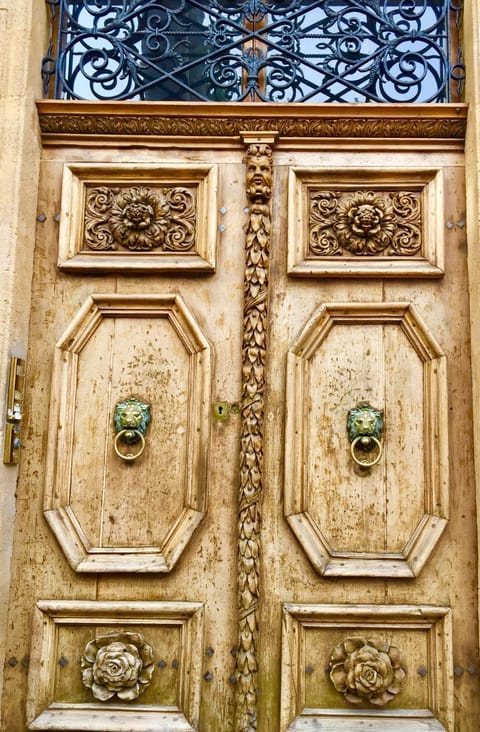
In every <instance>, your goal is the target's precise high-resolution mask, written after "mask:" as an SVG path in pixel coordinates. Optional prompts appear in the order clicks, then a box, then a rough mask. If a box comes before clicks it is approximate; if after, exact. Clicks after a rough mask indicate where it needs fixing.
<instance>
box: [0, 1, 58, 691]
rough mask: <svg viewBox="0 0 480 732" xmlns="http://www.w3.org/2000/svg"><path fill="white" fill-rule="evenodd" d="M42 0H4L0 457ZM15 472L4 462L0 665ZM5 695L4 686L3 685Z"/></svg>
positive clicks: (30, 224) (21, 273)
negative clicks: (13, 0)
mask: <svg viewBox="0 0 480 732" xmlns="http://www.w3.org/2000/svg"><path fill="white" fill-rule="evenodd" d="M47 18H48V15H47V9H46V6H45V5H44V3H43V2H41V0H15V2H11V0H0V37H1V39H2V42H1V43H0V242H1V255H0V450H1V453H2V455H3V442H4V422H5V418H4V415H5V396H6V383H7V366H8V361H9V357H10V355H14V356H20V357H22V358H24V357H25V356H26V350H27V334H28V318H29V310H30V289H31V276H32V259H33V242H34V236H35V217H36V208H37V205H36V199H37V182H38V170H39V160H40V143H39V134H38V124H37V116H36V109H35V104H34V101H35V99H36V98H38V97H39V96H41V89H42V87H41V78H40V73H39V69H40V60H41V58H42V56H43V54H44V53H45V48H46V47H47V36H46V29H47ZM16 480H17V468H16V467H15V466H12V465H3V463H2V462H0V664H1V667H2V668H3V662H4V650H3V649H4V639H5V633H6V609H7V603H8V596H9V579H10V572H9V568H10V555H11V545H12V530H13V516H14V512H15V486H16ZM0 693H1V681H0Z"/></svg>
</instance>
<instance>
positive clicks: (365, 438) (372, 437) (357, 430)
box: [347, 402, 383, 470]
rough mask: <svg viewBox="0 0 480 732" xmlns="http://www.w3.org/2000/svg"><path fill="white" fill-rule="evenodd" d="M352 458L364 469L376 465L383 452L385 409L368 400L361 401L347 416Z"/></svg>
mask: <svg viewBox="0 0 480 732" xmlns="http://www.w3.org/2000/svg"><path fill="white" fill-rule="evenodd" d="M347 431H348V439H349V440H350V455H351V456H352V460H353V461H354V462H355V463H356V464H357V465H358V466H359V467H360V468H361V469H362V470H368V469H369V468H371V467H373V466H374V465H376V464H377V463H378V462H379V460H380V458H381V457H382V453H383V446H382V436H383V411H381V410H380V409H375V407H372V406H371V405H370V404H368V402H360V404H358V405H357V406H356V407H355V408H354V409H351V410H350V411H349V413H348V418H347Z"/></svg>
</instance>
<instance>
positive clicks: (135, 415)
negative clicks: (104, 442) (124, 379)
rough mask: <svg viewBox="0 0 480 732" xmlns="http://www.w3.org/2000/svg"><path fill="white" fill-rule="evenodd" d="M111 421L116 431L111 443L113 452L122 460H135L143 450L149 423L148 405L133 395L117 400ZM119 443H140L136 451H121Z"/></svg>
mask: <svg viewBox="0 0 480 732" xmlns="http://www.w3.org/2000/svg"><path fill="white" fill-rule="evenodd" d="M113 421H114V424H115V431H116V433H117V434H116V436H115V440H114V443H113V446H114V449H115V452H116V453H117V455H118V457H120V458H122V460H127V461H132V460H136V459H137V458H139V457H140V455H141V454H142V453H143V451H144V450H145V434H146V432H147V427H148V425H149V423H150V405H149V404H145V403H144V402H142V401H140V399H136V398H135V397H132V398H130V399H127V400H126V401H124V402H119V403H118V404H117V405H116V407H115V414H114V417H113ZM120 443H123V444H124V445H136V444H138V443H140V448H139V449H138V450H137V452H121V450H120Z"/></svg>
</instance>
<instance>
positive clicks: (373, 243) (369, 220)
mask: <svg viewBox="0 0 480 732" xmlns="http://www.w3.org/2000/svg"><path fill="white" fill-rule="evenodd" d="M396 229H397V224H396V222H395V212H394V210H393V207H392V205H391V204H389V203H388V202H387V201H386V199H385V198H383V197H382V196H379V195H378V194H377V193H375V192H374V191H360V192H357V193H354V194H353V195H352V196H349V197H347V198H345V199H344V200H343V201H341V203H339V205H338V210H337V215H336V221H335V233H336V235H337V237H338V240H339V242H340V244H341V245H342V246H343V247H345V249H347V250H348V251H350V252H353V253H354V254H378V253H379V252H382V251H383V250H384V249H386V248H387V247H388V246H390V245H391V243H392V239H393V235H394V233H395V231H396Z"/></svg>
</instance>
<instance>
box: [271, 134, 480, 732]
mask: <svg viewBox="0 0 480 732" xmlns="http://www.w3.org/2000/svg"><path fill="white" fill-rule="evenodd" d="M274 157H275V163H276V191H277V193H276V196H277V198H276V200H275V199H274V206H273V227H272V228H273V232H274V234H273V240H272V251H273V252H274V254H273V262H274V263H275V264H274V265H273V267H274V272H275V279H274V284H273V285H272V299H271V315H270V326H271V330H270V340H269V349H270V350H269V358H268V363H269V371H268V376H267V380H268V382H267V383H268V384H269V398H268V406H267V422H266V443H265V444H266V453H265V468H264V474H265V481H266V485H265V494H264V504H263V514H264V516H265V517H266V518H265V522H264V533H263V535H262V546H263V562H264V563H265V567H266V568H268V570H267V569H266V570H265V571H268V572H269V573H270V581H269V582H268V588H265V591H266V593H267V595H266V599H265V606H264V608H263V614H262V621H261V627H262V625H263V627H268V628H269V641H268V642H264V648H265V655H261V658H262V664H263V666H262V668H263V669H265V671H264V673H265V677H264V678H263V679H262V680H261V681H260V686H261V688H262V682H263V688H268V687H269V686H270V687H273V688H276V687H277V685H279V686H280V697H281V704H280V722H279V723H278V728H279V729H281V730H282V732H283V731H284V730H305V731H306V730H309V731H310V730H329V731H330V730H332V731H333V730H345V731H346V730H348V732H353V731H357V730H358V731H359V730H364V729H367V728H368V729H372V730H373V729H375V730H382V732H383V731H384V730H390V729H392V730H409V731H410V730H417V729H418V730H420V729H422V730H423V729H425V730H437V729H438V730H441V729H446V730H462V732H463V730H470V731H471V732H473V730H475V729H477V727H478V720H479V719H480V708H479V702H478V699H476V698H475V695H476V693H475V688H476V685H477V684H478V676H477V673H478V665H477V660H476V657H477V656H476V648H477V641H476V638H477V615H476V599H475V598H476V589H475V587H476V580H475V571H476V570H475V568H474V564H475V559H474V552H472V544H471V537H472V536H473V532H474V522H473V516H474V510H475V509H474V504H473V494H474V488H473V483H472V465H471V461H470V456H471V444H472V443H471V432H470V429H471V425H470V423H469V419H468V417H467V414H468V413H469V410H470V407H469V405H470V392H469V389H470V387H469V383H470V380H469V356H468V354H469V345H468V298H467V293H466V284H465V283H466V280H465V276H466V272H465V255H466V251H465V241H464V235H463V231H462V227H463V223H462V220H463V215H464V214H463V203H462V201H463V195H464V193H463V172H462V165H463V162H462V153H461V151H460V150H454V149H452V148H450V149H448V150H446V149H443V150H437V151H435V152H434V151H429V153H428V154H424V153H423V152H419V151H416V150H415V145H412V146H411V148H410V149H403V150H402V151H401V152H395V151H393V150H392V149H389V150H385V149H382V145H381V144H379V145H377V146H375V145H373V144H372V143H370V145H369V149H368V150H367V151H363V152H361V151H360V150H358V149H357V150H354V151H350V150H348V151H347V150H343V151H342V150H341V149H338V147H337V150H335V146H332V145H330V146H328V147H327V146H325V147H324V148H323V149H320V150H319V149H316V150H314V149H310V150H309V151H303V152H302V151H298V150H296V151H293V150H289V151H288V152H287V151H284V150H281V149H277V150H276V151H275V152H274ZM282 232H285V233H282ZM282 500H283V505H282ZM281 513H283V521H282V520H281V517H280V514H281ZM272 515H275V516H276V517H277V519H276V520H272ZM471 561H472V562H473V565H471V564H470V562H471ZM470 571H472V574H470ZM468 576H469V577H470V579H469V580H468V579H467V577H468ZM465 593H466V595H465ZM460 598H462V599H460ZM280 606H281V608H282V610H281V612H282V620H281V622H280V620H279V614H280ZM280 626H281V627H280ZM275 629H276V631H275ZM275 632H277V633H278V636H277V637H276V636H275ZM277 640H278V643H279V644H280V643H281V648H282V650H281V655H280V654H279V652H278V650H276V649H277V642H276V641H277ZM278 669H280V671H278ZM460 698H461V699H462V701H460ZM274 703H275V702H273V701H272V703H271V706H270V703H269V701H265V702H264V714H265V721H264V727H263V728H264V729H274V728H275V729H276V728H277V722H276V721H275V722H274V721H273V720H276V719H277V718H276V716H275V711H274V708H273V706H274ZM270 720H271V721H270Z"/></svg>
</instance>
